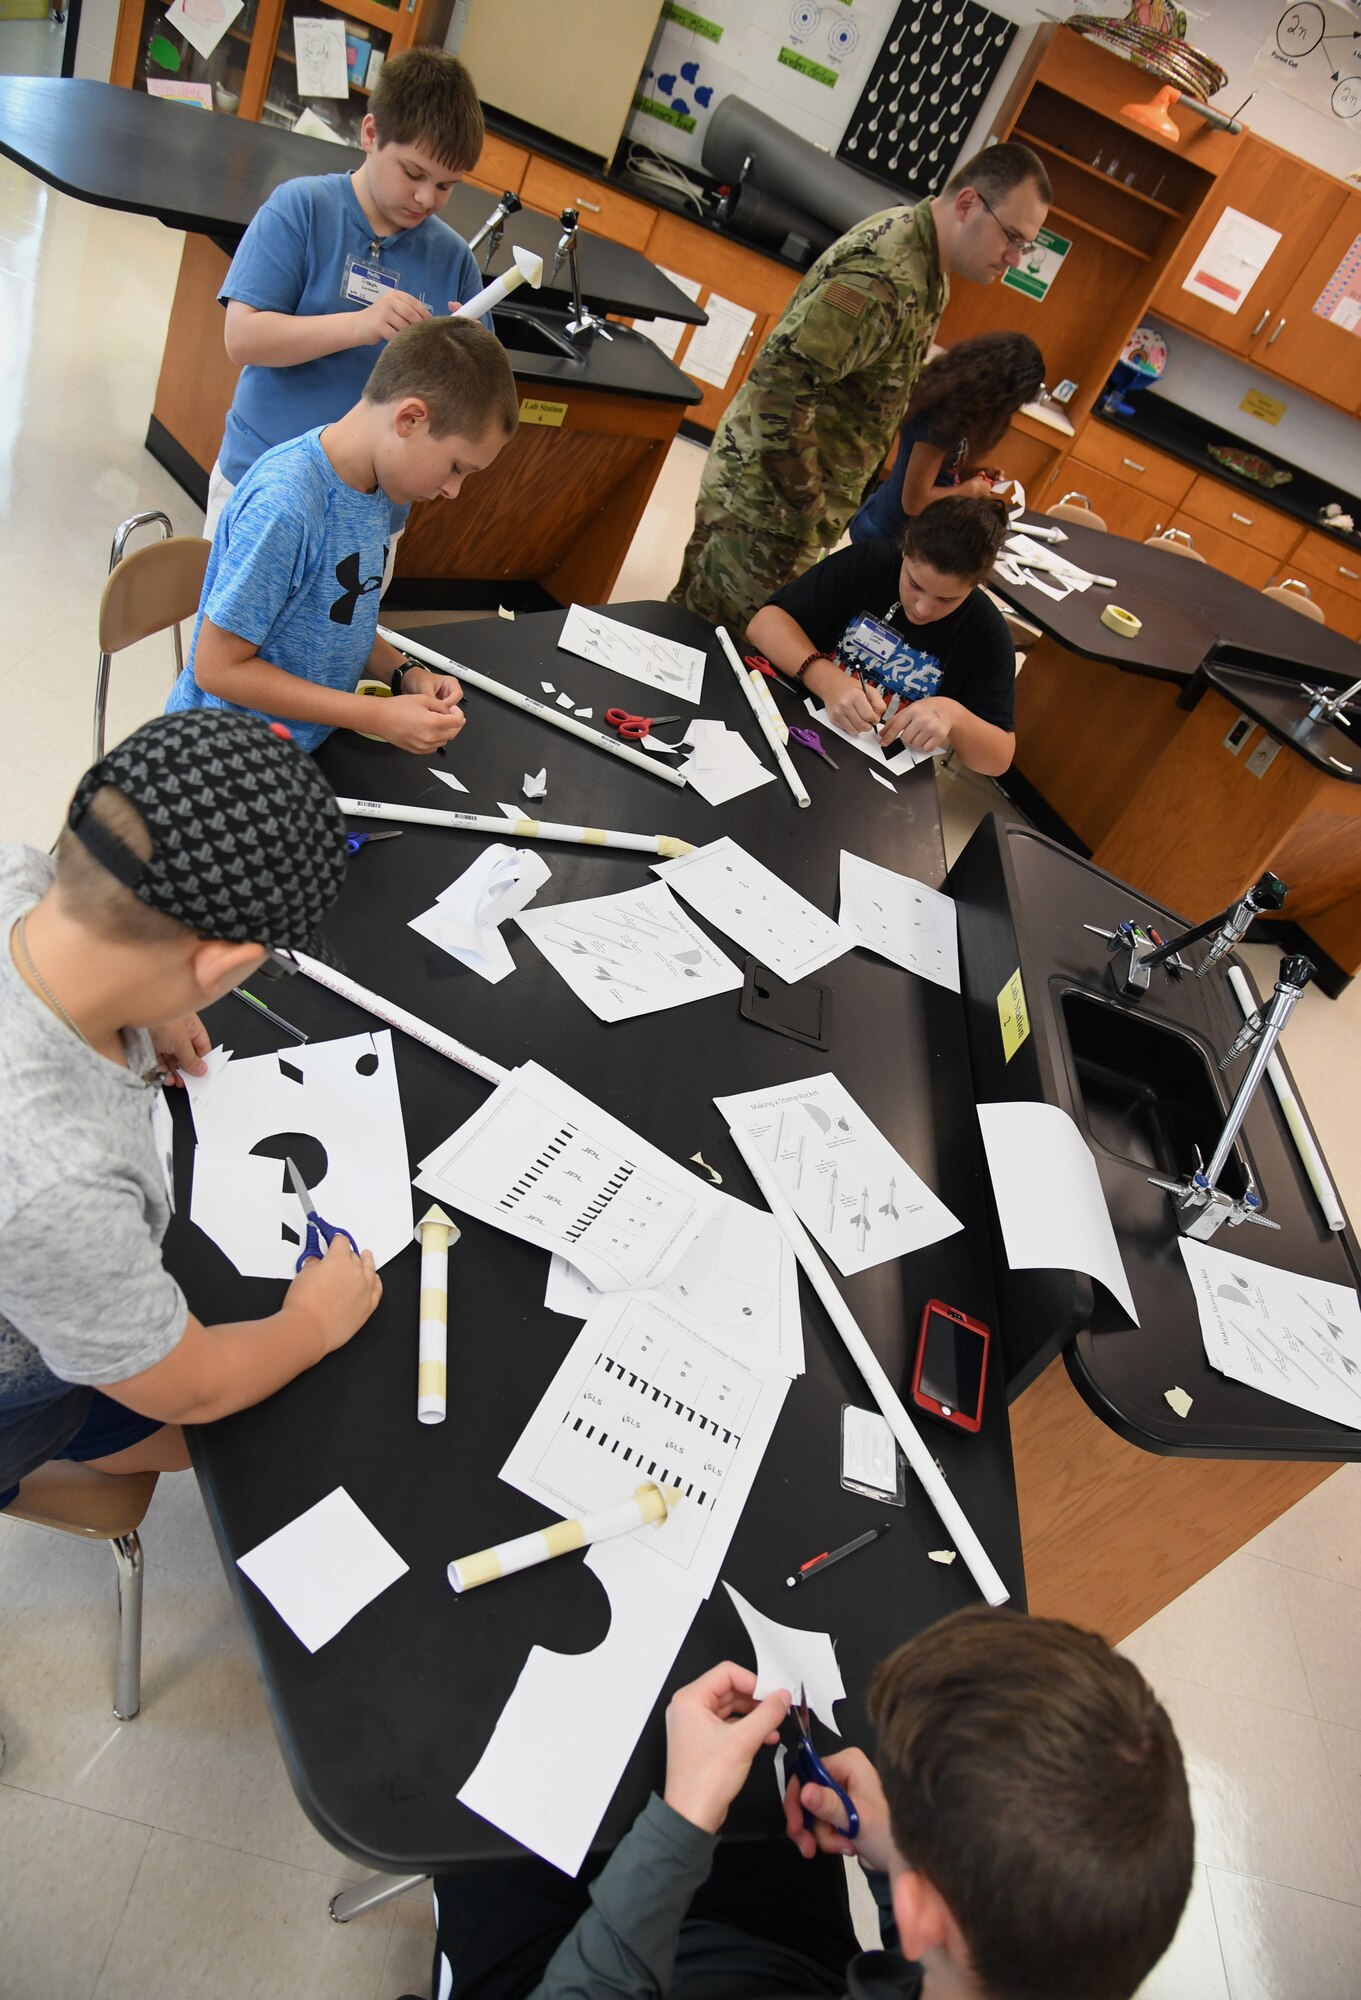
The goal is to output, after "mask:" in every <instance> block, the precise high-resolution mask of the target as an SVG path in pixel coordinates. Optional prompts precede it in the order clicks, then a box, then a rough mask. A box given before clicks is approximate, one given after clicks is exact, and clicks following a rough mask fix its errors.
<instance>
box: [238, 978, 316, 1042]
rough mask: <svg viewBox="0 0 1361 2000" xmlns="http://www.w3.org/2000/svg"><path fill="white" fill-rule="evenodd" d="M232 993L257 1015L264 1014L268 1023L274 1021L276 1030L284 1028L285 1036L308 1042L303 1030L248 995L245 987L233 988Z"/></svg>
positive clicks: (251, 995) (251, 994)
mask: <svg viewBox="0 0 1361 2000" xmlns="http://www.w3.org/2000/svg"><path fill="white" fill-rule="evenodd" d="M232 992H233V993H234V994H235V995H236V997H237V999H238V1000H244V1001H245V1003H246V1005H247V1006H248V1007H253V1008H254V1009H255V1011H256V1013H257V1014H263V1015H264V1017H265V1019H266V1020H267V1021H272V1022H273V1023H274V1025H275V1027H276V1028H282V1029H283V1031H284V1033H285V1034H287V1035H292V1037H293V1039H294V1040H295V1041H298V1042H305V1041H306V1040H307V1037H306V1035H305V1034H304V1033H303V1031H302V1029H301V1028H295V1027H294V1026H293V1023H292V1022H291V1021H285V1019H284V1017H283V1015H282V1014H276V1013H275V1012H274V1010H273V1008H272V1007H266V1005H265V1003H264V1001H263V1000H257V999H256V997H255V995H254V994H253V993H247V991H246V989H245V987H244V986H233V988H232Z"/></svg>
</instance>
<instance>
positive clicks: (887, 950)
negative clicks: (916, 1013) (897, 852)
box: [837, 847, 959, 993]
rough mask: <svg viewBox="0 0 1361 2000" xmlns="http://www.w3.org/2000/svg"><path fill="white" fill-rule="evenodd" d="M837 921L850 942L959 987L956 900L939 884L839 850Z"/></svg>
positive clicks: (955, 988) (954, 988) (926, 976)
mask: <svg viewBox="0 0 1361 2000" xmlns="http://www.w3.org/2000/svg"><path fill="white" fill-rule="evenodd" d="M837 921H838V922H839V923H840V925H841V928H842V929H843V930H844V931H849V932H850V934H851V936H852V937H853V938H854V939H855V942H856V943H857V944H859V945H863V946H864V947H865V949H866V950H867V951H876V952H878V954H879V956H880V957H881V958H887V959H891V960H892V962H893V964H894V965H901V966H903V967H904V968H905V970H906V971H908V972H916V973H919V974H920V975H921V977H922V978H923V979H930V980H934V982H935V983H936V985H937V986H945V987H948V988H949V990H950V992H951V993H958V991H959V937H958V925H957V923H956V919H955V906H954V903H953V902H952V900H951V899H950V897H949V896H944V895H942V894H941V892H940V890H939V889H928V888H927V886H926V884H925V883H924V882H918V881H915V880H914V879H913V877H912V876H911V875H900V874H898V872H897V871H896V869H893V868H881V867H880V866H879V864H878V862H877V861H864V860H862V859H861V857H860V856H859V855H858V854H848V853H847V852H846V850H845V848H844V847H843V848H842V850H841V906H840V909H839V911H838V915H837Z"/></svg>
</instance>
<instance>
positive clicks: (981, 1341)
mask: <svg viewBox="0 0 1361 2000" xmlns="http://www.w3.org/2000/svg"><path fill="white" fill-rule="evenodd" d="M991 1344H992V1335H991V1334H990V1333H989V1332H988V1329H987V1328H986V1327H985V1326H984V1324H983V1322H982V1320H981V1319H970V1318H969V1315H968V1314H967V1313H962V1312H959V1311H958V1310H957V1309H956V1307H954V1306H947V1305H945V1304H944V1303H943V1301H942V1300H940V1299H928V1300H927V1302H926V1310H925V1311H924V1312H923V1314H922V1324H921V1332H920V1334H919V1335H918V1336H917V1364H916V1367H915V1368H914V1369H913V1371H912V1400H913V1402H914V1403H915V1404H916V1405H917V1408H918V1409H919V1410H924V1411H925V1412H926V1414H927V1416H928V1417H936V1418H938V1419H939V1420H940V1422H941V1423H944V1424H953V1425H954V1427H955V1429H956V1430H961V1431H976V1430H977V1429H978V1428H979V1426H980V1424H981V1423H982V1421H983V1385H984V1382H985V1380H986V1378H987V1372H988V1348H989V1347H990V1346H991Z"/></svg>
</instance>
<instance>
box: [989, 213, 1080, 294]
mask: <svg viewBox="0 0 1361 2000" xmlns="http://www.w3.org/2000/svg"><path fill="white" fill-rule="evenodd" d="M1072 247H1073V245H1072V241H1071V239H1070V238H1069V237H1067V236H1058V235H1056V234H1055V232H1054V231H1053V230H1052V229H1041V230H1040V231H1039V233H1038V234H1037V236H1036V238H1035V248H1034V249H1033V250H1032V251H1031V252H1030V254H1029V255H1028V256H1027V257H1026V258H1025V260H1024V261H1023V262H1022V263H1020V264H1017V265H1015V266H1014V267H1013V268H1012V269H1010V270H1008V272H1007V273H1006V276H1005V277H1004V278H1003V280H1002V283H1003V284H1004V285H1010V286H1011V288H1012V290H1013V291H1017V292H1024V293H1025V295H1026V297H1027V298H1028V299H1042V298H1043V297H1044V295H1045V293H1046V292H1047V291H1048V290H1049V287H1050V286H1051V285H1052V284H1053V282H1054V280H1055V278H1057V276H1058V274H1059V268H1060V266H1061V265H1062V263H1063V260H1064V258H1065V257H1066V256H1067V255H1068V252H1069V251H1070V250H1071V249H1072Z"/></svg>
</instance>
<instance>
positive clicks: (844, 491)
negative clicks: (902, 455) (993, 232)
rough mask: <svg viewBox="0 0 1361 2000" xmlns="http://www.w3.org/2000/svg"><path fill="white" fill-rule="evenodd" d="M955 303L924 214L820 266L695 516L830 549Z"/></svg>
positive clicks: (724, 424)
mask: <svg viewBox="0 0 1361 2000" xmlns="http://www.w3.org/2000/svg"><path fill="white" fill-rule="evenodd" d="M948 297H949V280H948V278H947V277H946V276H945V274H944V272H943V271H942V270H941V268H940V253H939V247H938V245H937V242H936V228H935V223H934V221H933V219H932V215H931V203H930V201H929V200H927V201H923V202H919V203H918V205H917V206H916V207H915V208H890V209H884V210H883V211H882V212H881V213H880V214H878V215H871V216H869V217H867V218H866V220H865V221H864V222H860V223H857V224H856V226H855V228H854V229H851V230H848V231H847V233H846V235H844V236H843V237H841V238H840V239H839V240H838V241H837V242H836V243H834V244H833V245H832V246H831V248H830V249H829V250H826V251H824V252H823V254H822V256H821V257H819V258H818V260H817V262H816V263H815V264H814V265H813V266H812V267H811V269H810V270H809V271H808V273H807V275H806V276H805V278H804V280H803V282H802V283H801V284H800V286H799V288H798V290H797V291H796V292H795V294H794V296H793V298H792V299H791V300H790V302H789V305H788V306H787V307H786V309H785V313H784V317H783V318H782V319H781V320H780V323H779V325H778V326H777V327H776V328H775V330H774V331H773V333H771V335H770V337H769V339H768V340H767V341H766V343H765V345H764V346H763V347H762V349H761V351H760V353H759V354H758V355H757V357H756V360H755V361H754V362H753V364H752V367H751V372H750V374H749V375H748V376H747V379H746V381H745V382H744V383H743V384H742V387H741V388H740V389H739V390H738V392H737V394H736V395H735V396H734V398H733V400H732V402H731V403H730V404H729V406H728V409H727V411H726V413H725V414H724V416H723V419H722V421H721V422H720V424H719V427H718V429H717V431H716V432H715V434H714V442H713V445H712V447H711V449H710V452H709V456H708V459H707V461H706V463H705V467H704V475H703V479H702V481H701V485H700V498H699V514H700V518H701V519H702V520H708V521H713V522H719V521H722V520H723V519H724V518H726V519H728V520H731V521H735V522H738V523H741V524H742V525H744V526H747V527H751V528H761V529H763V530H764V531H765V533H766V534H767V535H769V536H771V537H772V538H778V539H779V540H782V541H788V542H797V543H801V544H804V545H816V546H817V547H819V548H822V549H829V548H831V547H832V545H833V544H834V543H835V542H836V541H837V539H838V538H839V536H840V535H841V532H842V530H843V528H844V527H845V526H846V523H847V522H848V521H849V520H850V518H851V516H852V514H854V512H855V510H856V508H857V507H859V505H860V503H861V501H862V500H863V498H864V496H865V490H866V488H867V487H868V485H869V484H870V482H871V480H872V479H873V477H874V475H875V474H876V472H877V471H878V470H879V468H880V467H881V466H882V464H883V461H884V458H885V456H886V454H887V452H888V448H889V445H890V443H891V442H892V440H893V438H894V436H895V435H896V434H897V430H898V426H899V424H900V423H901V421H902V418H903V414H904V412H905V411H906V409H907V402H908V398H909V396H910V395H911V393H912V389H913V385H914V384H915V382H916V379H917V376H918V373H919V372H920V370H921V367H922V364H923V362H924V361H925V359H926V355H927V353H928V351H929V349H930V345H931V340H932V337H933V335H934V333H935V331H936V327H937V326H938V324H939V323H940V317H941V314H942V313H943V312H944V310H945V304H946V300H947V299H948Z"/></svg>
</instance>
